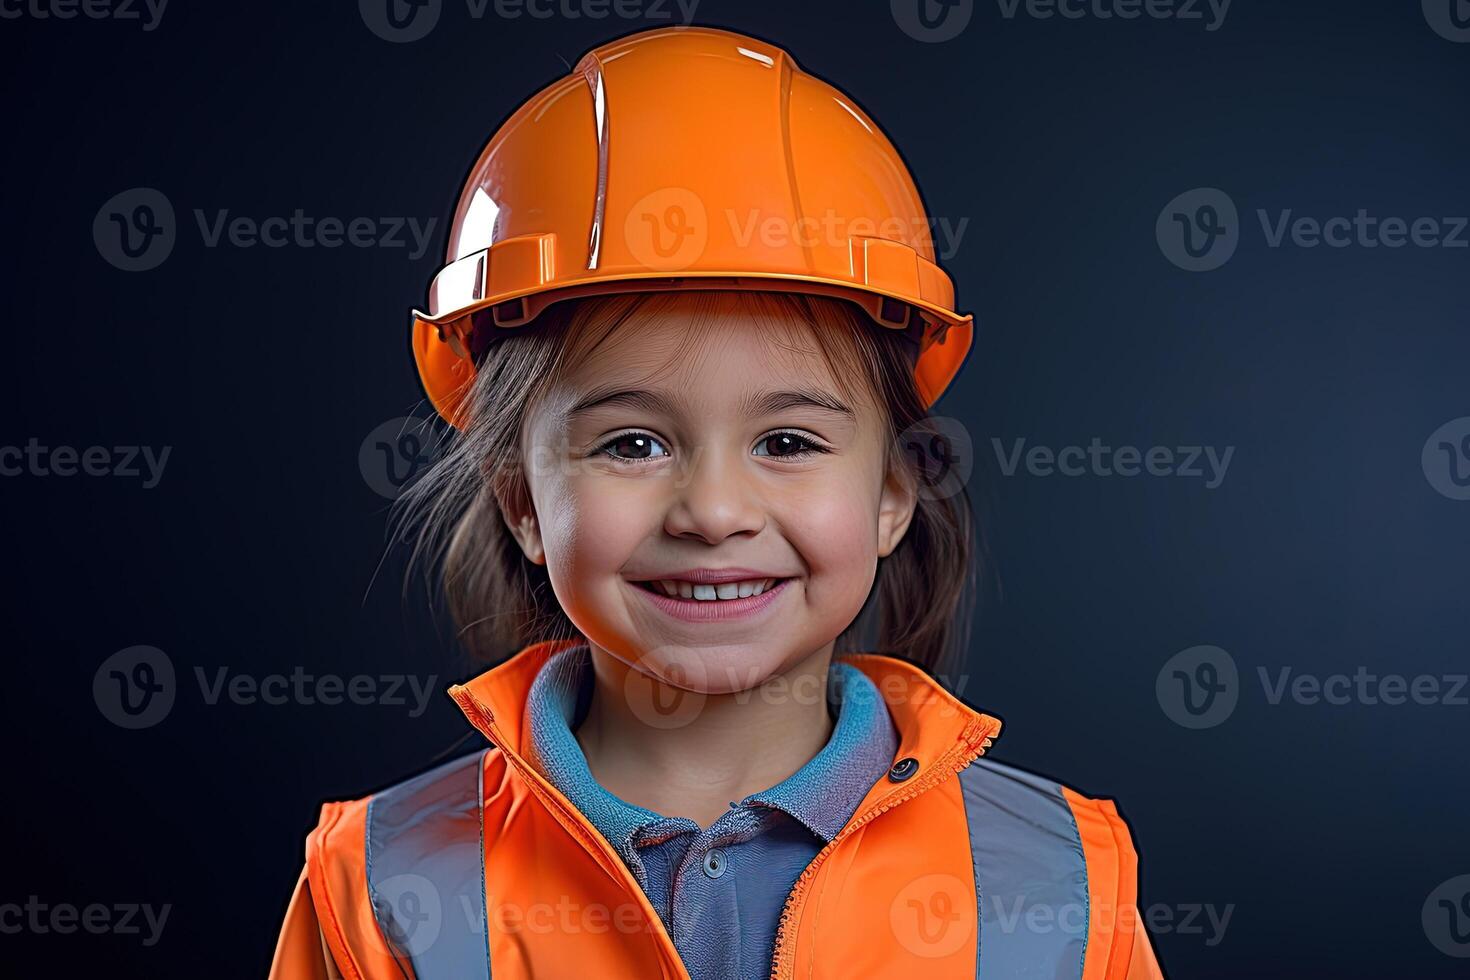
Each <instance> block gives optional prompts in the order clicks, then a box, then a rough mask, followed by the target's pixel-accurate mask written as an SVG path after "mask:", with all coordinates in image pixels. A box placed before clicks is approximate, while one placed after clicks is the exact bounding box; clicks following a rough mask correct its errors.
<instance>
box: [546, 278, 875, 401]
mask: <svg viewBox="0 0 1470 980" xmlns="http://www.w3.org/2000/svg"><path fill="white" fill-rule="evenodd" d="M576 329H577V328H574V330H576ZM579 333H580V335H578V336H571V337H568V347H569V350H568V357H567V360H566V361H565V362H564V365H563V370H562V371H561V372H559V374H560V376H559V377H558V378H557V383H556V384H555V385H554V388H553V390H554V391H555V392H556V393H557V394H558V395H561V396H563V397H564V398H570V399H575V398H577V397H578V396H579V395H582V394H585V393H586V392H587V391H589V390H592V389H594V388H611V387H623V386H639V387H648V388H657V389H659V390H660V391H661V392H663V393H664V394H666V395H667V396H668V397H669V398H670V399H672V400H676V401H679V402H682V403H684V404H687V405H691V406H697V405H707V406H713V405H716V404H727V403H728V402H729V401H730V400H732V399H743V398H745V397H747V396H748V395H749V394H751V393H752V392H758V391H763V390H769V389H778V388H803V389H815V390H817V391H824V392H829V393H831V394H832V395H833V396H834V397H837V398H841V399H843V400H850V399H852V398H853V397H855V395H854V394H853V393H852V389H853V385H852V384H851V383H850V380H849V383H843V382H844V380H848V379H841V378H839V377H838V376H837V373H836V372H837V371H840V370H843V367H842V365H841V364H840V363H831V362H829V357H831V356H832V355H833V353H834V352H833V351H832V350H831V348H832V347H833V346H834V345H833V344H832V343H831V341H830V338H827V337H819V334H818V327H817V326H816V325H814V324H812V323H808V322H804V321H803V320H801V319H800V318H798V317H795V316H792V315H790V314H789V313H786V312H784V311H782V310H781V309H780V308H779V306H778V307H776V308H765V307H764V306H763V305H754V306H753V305H752V304H750V303H749V302H748V301H747V300H742V299H741V298H740V297H738V296H737V295H736V294H733V293H725V294H720V293H706V294H703V295H700V294H672V295H669V296H661V297H658V298H657V300H656V301H655V302H652V303H649V304H646V305H645V306H642V307H640V308H639V309H637V310H635V311H634V312H633V313H632V314H631V315H630V316H628V317H627V318H626V319H624V320H622V321H621V322H619V323H617V324H616V325H615V326H612V327H611V329H607V328H604V329H601V330H599V329H596V328H595V327H583V328H582V329H581V330H580V331H579ZM824 339H826V340H828V343H826V344H824V343H822V341H823V340H824ZM837 346H845V345H840V344H839V345H837ZM556 400H560V399H556Z"/></svg>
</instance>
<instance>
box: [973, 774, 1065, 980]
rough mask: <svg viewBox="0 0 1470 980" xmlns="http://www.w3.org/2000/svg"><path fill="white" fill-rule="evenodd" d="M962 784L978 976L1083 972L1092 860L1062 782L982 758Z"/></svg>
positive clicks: (1056, 978) (1059, 978)
mask: <svg viewBox="0 0 1470 980" xmlns="http://www.w3.org/2000/svg"><path fill="white" fill-rule="evenodd" d="M959 780H960V787H961V792H962V795H963V797H964V801H965V816H966V818H967V819H968V821H969V826H970V853H971V856H972V857H973V858H974V862H975V888H976V892H977V893H978V894H977V895H976V900H977V902H978V903H979V908H980V932H979V940H978V944H977V945H978V948H977V950H976V956H975V959H976V964H975V975H976V977H978V978H981V980H987V978H997V977H1036V978H1038V980H1041V978H1044V980H1063V978H1080V977H1081V976H1082V958H1083V955H1084V953H1085V952H1086V948H1087V926H1088V893H1087V862H1086V859H1085V858H1084V856H1083V851H1082V841H1081V837H1080V835H1079V834H1078V832H1077V822H1076V819H1075V818H1074V817H1073V815H1072V808H1071V806H1070V804H1068V802H1067V800H1066V798H1065V797H1064V796H1063V795H1062V790H1061V787H1060V786H1058V785H1057V784H1056V783H1054V782H1052V781H1050V780H1047V779H1042V778H1041V777H1039V776H1035V775H1032V774H1031V773H1028V772H1022V771H1020V770H1017V769H1012V768H1011V767H1010V766H1005V765H1001V764H999V763H997V762H994V761H992V760H990V759H983V758H982V759H976V760H975V761H974V762H972V763H971V764H970V765H969V766H967V767H966V768H964V769H963V770H961V771H960V774H959Z"/></svg>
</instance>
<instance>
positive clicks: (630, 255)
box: [413, 27, 972, 426]
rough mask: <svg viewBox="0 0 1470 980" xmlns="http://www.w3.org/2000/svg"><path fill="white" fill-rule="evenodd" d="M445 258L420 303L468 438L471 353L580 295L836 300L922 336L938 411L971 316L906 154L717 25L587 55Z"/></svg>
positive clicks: (441, 380) (522, 136) (783, 59)
mask: <svg viewBox="0 0 1470 980" xmlns="http://www.w3.org/2000/svg"><path fill="white" fill-rule="evenodd" d="M447 258H448V264H447V265H445V266H444V268H442V269H441V270H440V271H439V272H438V274H437V275H435V276H434V281H433V283H432V284H431V285H430V287H429V303H428V307H429V308H428V311H427V312H421V311H418V310H415V311H414V315H413V316H414V320H413V351H414V358H415V360H416V361H417V363H418V369H419V377H420V378H421V379H422V381H423V384H424V389H425V391H426V392H427V393H428V396H429V400H430V401H431V402H432V403H433V405H434V407H435V408H436V409H437V410H438V411H439V413H440V414H441V415H442V416H444V417H445V418H446V419H448V420H449V421H450V422H451V423H452V424H454V425H456V426H462V425H463V423H464V421H465V420H464V419H463V418H462V417H461V415H462V412H463V410H464V406H463V402H464V397H465V395H466V393H467V392H468V390H469V388H470V384H471V382H472V381H473V379H474V374H475V363H474V355H475V353H476V352H477V351H479V350H482V349H483V347H484V346H485V342H486V340H487V338H488V337H489V336H490V335H489V334H488V333H487V334H483V335H481V336H478V337H477V336H476V331H492V330H494V329H503V328H515V327H519V326H523V325H525V324H527V323H529V322H530V321H532V320H534V319H535V317H536V316H537V315H538V314H539V313H540V312H541V311H542V310H543V309H544V308H545V307H546V306H547V305H549V304H550V303H553V302H556V301H558V300H562V299H568V298H571V297H576V296H588V295H604V294H610V293H620V292H635V291H649V290H662V289H761V290H781V291H787V292H799V293H815V294H819V295H828V296H839V297H842V298H846V299H849V300H852V301H853V302H855V303H857V304H858V305H859V306H861V307H862V308H863V309H864V310H866V311H867V312H868V314H869V315H870V316H871V317H872V319H873V320H874V321H875V322H876V323H878V324H879V325H881V326H883V327H887V328H891V329H896V330H904V331H906V333H907V335H908V336H909V337H910V338H911V339H912V340H913V341H914V342H915V344H916V346H917V349H918V356H917V360H916V362H915V367H914V375H915V380H916V382H917V385H918V390H919V394H920V396H921V397H922V399H923V400H924V404H925V406H926V407H927V406H929V405H932V404H933V403H934V401H935V400H936V399H937V398H938V397H939V396H940V394H941V393H942V392H943V391H944V389H945V388H946V387H947V386H948V385H949V382H950V380H951V379H952V378H953V377H954V375H955V373H956V372H957V371H958V370H959V368H960V365H961V364H962V363H963V361H964V359H965V354H966V353H967V352H968V350H969V348H970V340H971V332H972V327H971V317H970V316H969V315H968V314H966V315H963V316H962V315H960V314H959V313H956V312H955V311H954V285H953V283H952V282H951V281H950V279H949V276H948V275H946V274H945V272H944V270H942V269H940V268H939V266H938V265H936V264H935V261H934V258H935V256H934V245H933V239H932V235H931V229H930V224H929V218H928V216H927V215H926V214H925V212H924V207H923V203H922V202H921V200H920V198H919V192H918V189H917V188H916V187H915V186H914V181H913V178H912V177H911V176H910V175H909V172H908V168H907V167H905V166H904V163H903V160H902V158H900V157H899V155H898V152H897V151H896V150H895V149H894V148H893V145H892V144H891V143H890V142H889V141H888V139H887V138H886V137H885V136H884V135H883V133H882V132H881V131H879V129H878V127H877V125H876V124H874V122H873V121H872V120H871V119H869V118H868V116H867V115H866V114H865V113H864V112H863V111H862V110H861V109H860V108H858V107H857V105H855V104H854V103H853V101H852V100H851V99H849V98H848V97H847V96H845V95H844V94H843V93H841V92H839V91H838V90H837V89H835V88H833V87H832V86H831V85H828V84H827V83H826V82H823V81H821V80H820V79H817V78H814V77H813V76H811V75H808V74H807V73H806V72H804V71H802V70H801V68H800V67H798V66H797V65H796V63H795V62H794V61H793V60H792V58H791V56H790V55H788V54H787V53H786V52H785V51H782V50H781V49H780V48H778V47H775V46H773V45H771V44H768V43H766V42H764V41H760V40H757V39H755V38H752V37H746V36H745V35H742V34H735V33H732V32H730V31H722V30H714V29H711V28H704V27H672V28H659V29H656V30H650V31H643V32H640V33H637V34H632V35H629V36H627V37H624V38H621V39H619V40H616V41H613V42H611V43H609V44H605V45H603V46H602V47H599V48H594V49H593V50H592V51H589V52H588V53H587V54H586V55H584V56H583V57H582V59H581V60H580V61H579V62H578V63H577V67H576V68H575V69H573V71H572V73H571V74H570V75H568V76H567V77H565V78H563V79H561V80H559V81H557V82H555V83H554V84H552V85H550V86H548V87H547V88H545V89H544V90H542V91H541V92H540V93H539V94H537V95H536V96H534V97H533V98H531V99H530V100H529V101H528V102H526V103H525V104H524V105H523V106H521V107H520V109H518V110H516V112H515V113H514V114H513V115H512V116H511V117H510V118H509V119H508V120H506V122H505V124H504V125H502V126H501V127H500V129H499V131H497V132H496V133H495V135H494V136H493V137H492V138H491V140H490V143H489V145H488V146H486V147H485V150H484V152H483V153H481V154H480V158H479V160H478V161H476V163H475V166H474V168H473V170H471V172H470V176H469V180H468V181H467V182H466V184H465V187H464V191H463V193H462V194H461V195H460V199H459V205H458V207H457V208H456V209H455V212H454V220H453V222H452V225H451V228H450V234H449V252H448V257H447Z"/></svg>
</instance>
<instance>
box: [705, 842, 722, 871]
mask: <svg viewBox="0 0 1470 980" xmlns="http://www.w3.org/2000/svg"><path fill="white" fill-rule="evenodd" d="M704 873H705V874H706V875H708V876H709V877H711V878H718V877H719V876H720V875H722V874H724V873H725V852H724V851H722V850H720V849H719V848H718V847H712V848H710V849H709V853H707V854H705V856H704Z"/></svg>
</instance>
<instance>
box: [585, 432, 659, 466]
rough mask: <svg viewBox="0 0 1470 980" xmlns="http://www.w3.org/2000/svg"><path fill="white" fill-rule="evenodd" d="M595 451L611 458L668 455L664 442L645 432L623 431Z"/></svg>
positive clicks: (655, 457)
mask: <svg viewBox="0 0 1470 980" xmlns="http://www.w3.org/2000/svg"><path fill="white" fill-rule="evenodd" d="M597 451H598V452H600V453H602V454H603V455H605V456H611V457H612V458H613V459H627V460H648V459H658V458H659V457H661V456H667V455H669V451H668V450H667V449H665V448H664V444H663V443H661V442H659V441H658V440H657V439H655V438H654V437H653V436H651V435H649V434H648V433H647V432H624V433H623V434H622V435H618V436H613V437H612V438H611V439H609V440H608V441H607V442H605V443H603V444H602V445H601V446H599V447H598V448H597Z"/></svg>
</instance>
